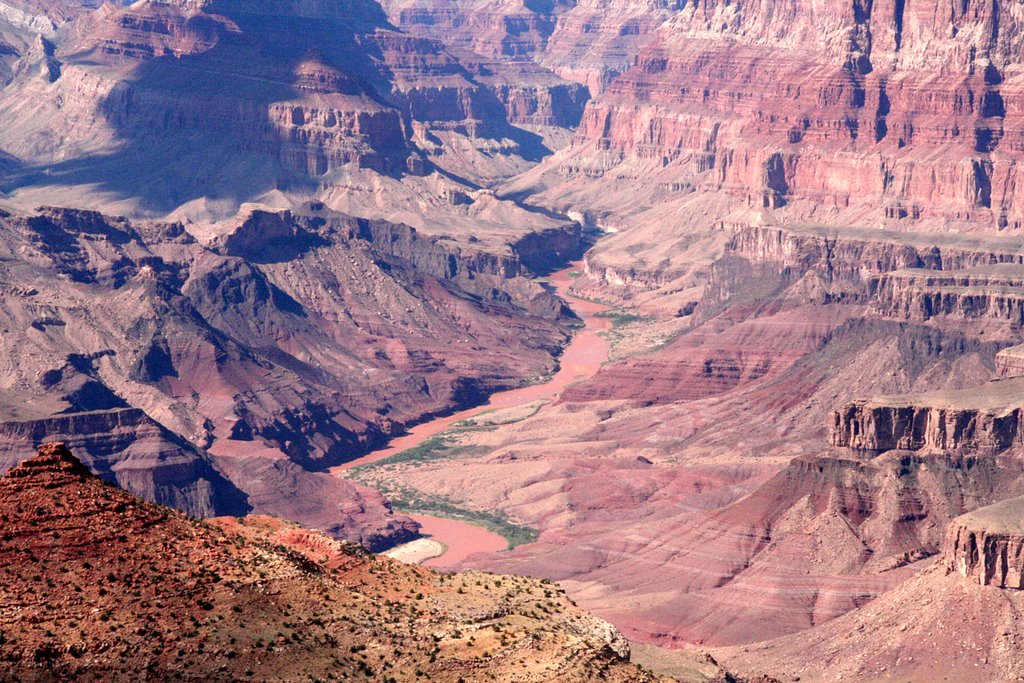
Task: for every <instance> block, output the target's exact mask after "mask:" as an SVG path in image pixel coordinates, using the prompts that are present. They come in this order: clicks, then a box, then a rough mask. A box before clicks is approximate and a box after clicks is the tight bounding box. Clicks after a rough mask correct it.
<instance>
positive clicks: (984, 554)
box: [943, 498, 1024, 589]
mask: <svg viewBox="0 0 1024 683" xmlns="http://www.w3.org/2000/svg"><path fill="white" fill-rule="evenodd" d="M943 558H944V560H945V564H946V567H947V568H948V569H949V570H950V571H955V572H957V573H959V574H960V575H961V576H963V577H965V578H967V579H968V580H970V581H974V582H977V583H979V584H981V585H983V586H996V587H998V588H1017V589H1020V588H1024V499H1021V498H1012V499H1009V500H1004V501H1000V502H998V503H995V504H993V505H989V506H987V507H983V508H981V509H978V510H975V511H973V512H969V513H967V514H965V515H961V516H960V517H957V518H956V519H954V520H953V521H952V522H951V523H950V525H949V530H948V531H947V532H946V542H945V545H944V547H943Z"/></svg>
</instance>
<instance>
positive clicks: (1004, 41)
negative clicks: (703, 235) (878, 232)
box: [562, 0, 1024, 230]
mask: <svg viewBox="0 0 1024 683" xmlns="http://www.w3.org/2000/svg"><path fill="white" fill-rule="evenodd" d="M1018 15H1019V12H1018V11H1017V8H1016V7H1015V6H1014V5H1013V4H1012V3H1010V4H1008V3H997V4H992V3H984V2H966V3H963V5H962V6H957V7H956V8H952V7H940V6H938V5H935V6H928V7H923V6H922V7H916V6H905V5H904V3H903V2H902V1H897V0H890V1H889V2H883V3H874V4H862V3H854V4H852V5H846V6H843V7H831V6H830V7H818V6H815V5H813V4H810V3H800V2H797V3H790V4H788V5H785V6H783V7H780V6H778V5H777V3H773V2H742V3H735V2H724V1H723V2H710V3H701V4H699V5H697V4H687V5H685V6H684V7H682V8H680V9H679V10H678V11H677V12H675V13H674V14H673V15H672V16H671V17H670V18H668V20H667V21H665V23H664V24H662V25H661V26H660V27H659V28H658V29H657V32H656V37H655V38H654V39H653V40H652V41H650V42H649V43H647V44H646V45H645V46H644V47H643V48H642V49H641V51H640V54H639V57H638V58H637V61H636V64H635V65H634V66H632V67H631V68H630V69H629V70H627V71H626V72H625V73H623V74H622V75H621V76H619V77H618V78H616V79H615V80H614V81H613V82H612V83H611V84H610V85H609V87H608V88H607V89H606V90H605V91H604V93H603V94H602V95H601V96H600V97H599V98H598V99H596V100H595V101H594V102H592V103H591V104H590V105H589V106H588V108H587V111H586V112H585V114H584V117H583V120H582V122H581V124H580V128H579V130H578V132H577V137H576V141H575V143H574V147H575V148H576V153H575V154H570V155H568V156H567V157H566V158H565V159H563V160H562V167H563V169H564V170H565V172H568V173H572V172H573V171H571V169H573V168H579V169H582V168H583V167H584V166H589V167H590V168H591V169H592V171H593V172H595V173H597V174H598V175H601V174H602V172H601V171H598V170H597V169H599V168H600V165H601V163H611V164H613V165H614V164H615V163H619V162H623V161H629V162H631V163H632V162H637V161H650V162H654V164H656V165H663V166H671V167H672V168H673V169H675V174H676V182H677V183H681V182H685V183H688V184H689V185H690V186H692V187H694V188H696V189H698V190H700V191H705V192H707V191H724V192H726V193H728V194H731V195H734V196H736V197H737V198H740V199H742V200H743V201H746V202H750V203H752V204H755V205H758V206H766V207H770V208H780V209H781V208H783V207H786V206H787V205H789V204H794V205H795V208H792V209H791V211H790V212H791V213H795V214H800V213H805V212H806V213H809V212H810V211H812V210H814V211H815V212H817V213H821V212H822V210H823V209H825V210H826V211H827V209H828V208H831V209H833V210H835V211H845V210H848V209H850V208H851V207H854V206H857V207H861V208H862V209H864V210H865V212H870V215H871V216H872V219H873V221H874V220H878V221H885V222H891V223H893V224H894V225H899V224H900V223H901V221H903V220H904V219H909V220H919V219H930V220H935V221H938V222H939V224H943V223H946V224H956V225H960V226H965V225H974V226H976V227H986V228H996V227H1000V228H1009V229H1014V230H1017V229H1019V228H1020V226H1021V217H1022V213H1021V212H1022V204H1021V200H1019V199H1018V198H1017V192H1016V188H1017V186H1016V182H1017V176H1018V157H1019V154H1020V152H1021V149H1022V145H1021V140H1020V137H1021V126H1020V117H1021V111H1020V104H1021V102H1022V100H1021V97H1020V92H1019V91H1020V83H1019V82H1018V80H1019V79H1018V78H1017V67H1016V61H1017V55H1018V54H1019V48H1020V37H1019V35H1020V32H1019V28H1020V24H1021V21H1024V19H1022V18H1021V17H1020V16H1018ZM925 150H929V152H926V151H925ZM599 158H605V159H607V160H608V161H607V162H601V163H599V162H598V161H597V159H599ZM570 159H574V160H575V161H570ZM587 159H591V160H593V161H592V162H588V161H586V160H587ZM581 164H582V165H581ZM872 205H873V206H875V207H878V209H877V210H872V209H870V206H872Z"/></svg>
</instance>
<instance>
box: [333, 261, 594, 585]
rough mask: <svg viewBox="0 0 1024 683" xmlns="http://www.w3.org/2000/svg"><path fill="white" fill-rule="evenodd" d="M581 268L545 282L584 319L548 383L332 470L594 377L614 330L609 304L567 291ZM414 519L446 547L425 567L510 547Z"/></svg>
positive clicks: (476, 530) (450, 524) (475, 529)
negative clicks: (610, 331)
mask: <svg viewBox="0 0 1024 683" xmlns="http://www.w3.org/2000/svg"><path fill="white" fill-rule="evenodd" d="M582 267H583V263H582V261H574V262H572V263H571V264H569V266H568V267H567V268H564V269H563V270H560V271H558V272H555V273H552V274H551V275H550V276H548V277H547V278H544V279H543V280H542V281H543V282H545V283H546V284H547V285H548V286H549V287H550V288H551V289H552V290H553V291H554V292H555V293H556V294H558V295H559V296H561V297H562V298H563V299H565V300H566V301H567V302H569V304H570V306H571V307H572V309H573V311H574V312H575V313H576V315H577V316H579V318H580V319H581V320H582V321H583V323H584V326H583V328H582V329H580V330H578V331H577V332H576V334H575V335H574V336H573V338H572V340H571V341H570V342H569V345H568V346H566V348H565V351H564V352H563V353H562V356H561V358H560V359H559V367H558V371H557V372H556V373H555V374H554V375H552V376H551V378H550V379H548V381H546V382H544V383H542V384H531V385H529V386H525V387H521V388H519V389H510V390H508V391H501V392H498V393H495V394H492V395H491V397H490V399H489V400H488V401H487V403H485V404H484V405H481V406H477V407H475V408H470V409H468V410H463V411H460V412H458V413H454V414H452V415H446V416H444V417H438V418H436V419H433V420H429V421H427V422H423V423H420V424H418V425H416V426H414V427H411V428H410V429H409V431H408V432H407V433H406V434H403V435H402V436H398V437H395V438H394V439H392V440H391V441H390V442H389V443H388V445H387V446H385V447H384V448H381V449H378V450H376V451H372V452H370V453H367V454H366V455H364V456H363V457H361V458H358V459H356V460H353V461H351V462H347V463H345V464H344V465H341V466H339V467H336V468H334V469H333V470H332V472H342V471H344V470H347V469H350V468H352V467H356V466H358V465H366V464H368V463H372V462H377V461H379V460H383V459H384V458H388V457H390V456H392V455H395V454H397V453H401V452H402V451H404V450H407V449H409V448H414V447H416V446H419V445H420V444H422V443H423V442H424V441H426V440H427V439H429V438H430V437H432V436H435V435H437V434H440V433H441V432H443V431H445V430H446V429H448V428H449V427H451V426H452V425H454V424H455V423H456V422H460V421H462V420H466V419H469V418H471V417H475V416H476V415H479V414H480V413H482V412H484V411H487V410H494V409H496V408H513V407H516V406H521V405H525V404H527V403H532V402H534V401H538V400H541V399H555V398H557V397H558V396H559V395H560V394H561V393H562V391H563V390H564V389H565V388H566V387H567V386H569V385H570V384H574V383H576V382H579V381H581V380H584V379H587V378H588V377H591V376H593V375H594V373H595V372H597V370H598V369H599V368H600V367H601V364H602V363H604V362H605V361H606V360H607V359H608V340H607V339H605V338H604V337H603V336H602V335H601V334H600V333H601V332H604V331H605V330H608V329H610V328H611V325H612V321H611V319H610V318H608V317H603V316H599V315H598V314H599V313H603V312H605V311H608V310H609V307H608V306H606V305H604V304H599V303H595V302H593V301H587V300H584V299H578V298H576V297H574V296H571V295H570V294H569V288H570V287H571V286H572V282H573V276H572V274H573V273H574V272H579V271H580V270H581V269H582ZM541 410H543V408H542V409H541ZM413 518H414V519H415V520H416V521H417V522H419V523H420V524H421V525H422V530H421V532H422V533H423V535H424V536H429V537H431V538H433V539H435V540H437V541H440V542H441V543H442V544H444V546H445V548H446V550H445V552H444V554H442V555H440V556H438V557H435V558H433V559H430V560H427V561H426V562H424V563H423V564H425V565H427V566H431V567H444V566H451V565H454V564H455V563H457V562H460V561H462V560H463V559H465V558H466V557H468V556H469V555H472V554H473V553H476V552H497V551H499V550H504V549H505V548H507V547H508V544H507V542H506V541H505V538H504V537H503V536H500V535H498V534H496V533H494V532H492V531H489V530H487V529H484V528H483V527H481V526H477V525H475V524H471V523H469V522H464V521H461V520H454V519H446V518H442V517H433V516H431V515H422V514H415V515H413Z"/></svg>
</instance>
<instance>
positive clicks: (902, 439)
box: [830, 379, 1024, 454]
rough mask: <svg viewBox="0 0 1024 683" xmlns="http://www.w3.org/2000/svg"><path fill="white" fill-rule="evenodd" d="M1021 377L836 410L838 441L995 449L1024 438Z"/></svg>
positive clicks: (859, 447)
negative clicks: (958, 389)
mask: <svg viewBox="0 0 1024 683" xmlns="http://www.w3.org/2000/svg"><path fill="white" fill-rule="evenodd" d="M1021 389H1022V385H1021V383H1020V381H1019V380H1015V379H1008V380H1000V381H995V382H991V383H989V384H988V385H982V386H980V387H978V388H976V389H964V390H960V391H947V392H935V393H929V394H919V395H906V396H889V397H878V398H874V399H870V400H863V401H857V402H855V403H853V404H850V405H848V406H845V407H844V408H842V409H841V410H838V411H836V412H835V413H834V415H833V424H832V432H831V436H830V442H831V444H832V445H833V446H840V447H844V448H850V449H853V450H856V451H865V452H874V453H880V452H882V451H889V450H910V451H916V450H925V451H932V452H943V451H979V452H982V453H987V454H992V453H999V452H1002V451H1005V450H1007V449H1010V448H1014V447H1018V446H1020V445H1021V444H1022V443H1024V434H1022V425H1021V424H1020V420H1021V409H1022V406H1021V405H1020V397H1021Z"/></svg>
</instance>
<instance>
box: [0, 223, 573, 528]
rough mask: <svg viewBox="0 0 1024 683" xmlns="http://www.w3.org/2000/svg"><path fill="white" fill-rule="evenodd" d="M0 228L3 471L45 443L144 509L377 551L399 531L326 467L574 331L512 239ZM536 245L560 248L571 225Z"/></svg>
mask: <svg viewBox="0 0 1024 683" xmlns="http://www.w3.org/2000/svg"><path fill="white" fill-rule="evenodd" d="M0 232H2V233H3V235H4V241H3V243H4V244H5V245H6V247H5V249H4V250H2V251H3V254H2V258H3V261H2V263H0V288H2V289H3V291H4V292H5V296H4V298H3V300H2V305H0V329H3V330H4V334H3V336H2V340H3V341H2V343H0V346H2V347H3V354H2V356H0V357H2V358H4V359H6V362H5V363H4V364H3V377H4V381H3V382H2V383H0V416H2V417H3V428H2V429H0V434H2V435H3V436H2V438H0V467H9V466H11V465H13V464H14V462H16V461H17V460H18V459H19V458H22V457H24V455H25V453H26V451H27V450H29V451H30V450H31V448H32V447H34V445H35V444H36V443H38V442H39V441H40V440H41V439H42V438H43V437H44V436H46V435H52V434H54V433H56V434H60V435H64V436H66V438H68V439H70V440H71V441H73V442H74V443H75V444H76V445H77V446H78V447H80V448H81V449H82V451H83V457H85V458H86V460H87V462H88V464H89V465H90V466H93V467H94V469H95V471H97V472H99V473H102V474H104V476H106V477H107V478H108V479H111V480H114V481H117V482H118V483H120V484H122V485H124V486H126V487H128V488H129V489H131V490H132V491H133V492H135V493H137V494H139V495H142V496H145V497H147V498H149V499H151V500H154V501H156V502H161V503H167V504H171V505H175V506H177V507H180V508H181V509H184V510H188V511H189V512H191V513H194V514H211V513H217V514H222V513H225V512H231V513H236V512H239V511H243V512H244V511H246V510H249V509H255V510H256V511H267V512H274V513H276V514H280V515H284V516H289V517H290V518H292V519H295V520H297V521H302V522H304V523H306V524H308V525H309V526H313V527H316V528H319V529H323V530H327V531H330V533H332V534H334V535H336V536H338V537H341V538H347V539H352V540H358V541H360V542H363V543H366V544H367V545H370V546H372V547H374V548H381V547H385V546H387V545H388V544H389V543H393V542H396V541H398V540H404V539H407V538H409V537H410V536H411V535H412V534H413V533H415V529H416V527H415V524H413V523H412V522H411V521H410V520H408V519H407V518H404V517H398V516H396V515H394V514H393V512H392V511H391V509H390V507H389V506H388V505H387V503H386V501H384V500H383V498H382V497H381V496H379V495H378V494H376V493H375V492H372V491H369V490H367V489H364V488H361V487H358V486H354V485H352V484H350V483H348V482H343V481H338V480H333V479H331V478H330V477H329V475H327V474H326V473H324V472H323V470H325V469H326V468H328V467H330V466H332V465H334V464H337V463H339V462H342V461H344V460H346V459H350V458H352V457H354V456H356V455H358V454H360V453H362V452H365V450H366V449H368V448H370V447H372V446H373V445H374V444H377V443H380V442H381V441H383V440H384V439H385V438H387V436H388V435H390V434H394V433H396V432H397V431H399V430H401V429H402V428H403V426H404V425H406V424H409V423H412V422H414V421H417V420H421V419H423V418H424V417H426V416H429V415H432V414H437V413H440V412H444V411H447V410H451V409H453V408H456V407H458V406H465V405H468V404H471V403H474V402H477V401H479V400H481V398H482V397H483V396H485V395H486V394H487V393H489V392H491V391H494V390H497V389H500V388H506V387H510V386H515V385H518V384H519V383H521V382H522V381H524V379H525V378H526V377H529V376H534V375H541V374H543V373H545V372H547V371H549V370H550V369H551V368H552V367H553V366H554V363H555V355H556V354H557V353H558V352H559V350H560V348H561V346H562V344H563V343H564V342H565V340H566V339H567V338H568V334H569V330H568V327H567V326H568V324H570V323H571V319H570V318H569V317H568V315H567V313H566V312H565V311H564V310H563V308H562V304H561V302H560V301H559V300H557V299H556V298H555V297H553V296H552V295H551V294H549V293H547V292H545V291H544V290H543V289H542V288H541V287H540V286H539V285H537V284H536V283H534V282H532V281H531V280H529V279H528V277H526V276H527V275H528V274H529V269H528V268H527V266H526V265H524V261H523V260H521V259H520V258H519V257H517V256H516V250H517V247H515V246H513V245H509V246H508V247H507V248H506V250H505V253H504V254H502V253H494V252H489V251H486V250H484V249H478V250H474V249H469V248H466V247H459V246H458V245H456V244H452V243H450V242H448V241H445V240H440V239H438V238H435V237H430V236H426V235H422V234H420V233H418V232H417V231H415V230H413V229H412V228H409V227H408V226H403V225H396V224H391V223H387V222H385V221H379V220H378V221H369V220H362V219H355V218H351V217H348V216H343V215H339V214H334V213H332V212H329V211H318V212H313V213H310V214H307V215H296V214H292V213H289V212H266V211H258V210H257V211H254V212H252V213H250V214H249V215H248V216H247V217H244V218H240V219H238V220H237V221H235V222H232V223H229V224H226V225H221V226H218V227H217V229H216V230H215V231H214V233H215V234H204V235H202V240H203V241H200V240H199V239H197V238H196V237H194V236H193V235H192V234H190V233H188V232H187V231H185V230H184V228H183V227H182V226H181V225H180V224H168V223H132V222H129V221H127V220H125V219H121V218H110V217H105V216H103V215H101V214H97V213H93V212H87V211H70V210H62V209H46V210H43V211H41V212H39V213H36V214H31V215H7V216H3V217H0ZM550 238H551V239H552V241H553V243H554V245H553V249H552V251H553V252H557V251H558V249H559V248H560V247H566V248H568V247H569V246H570V245H572V244H575V243H576V240H578V232H574V231H572V230H568V231H566V232H562V231H554V232H552V234H551V235H550ZM531 249H534V250H536V251H538V252H542V251H543V239H540V241H538V242H537V243H535V244H533V245H532V246H530V245H528V244H527V245H524V247H523V254H524V256H523V259H528V256H529V254H530V250H531ZM494 349H501V351H500V352H498V353H495V352H494V351H493V350H494ZM512 349H514V350H515V351H514V352H511V351H510V350H512ZM192 444H194V445H192ZM241 463H245V464H244V466H243V465H242V464H241ZM268 481H277V482H279V486H277V487H276V488H275V487H268V486H267V483H266V482H268ZM313 491H316V492H317V494H316V495H315V496H314V495H309V494H310V493H311V492H313Z"/></svg>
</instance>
